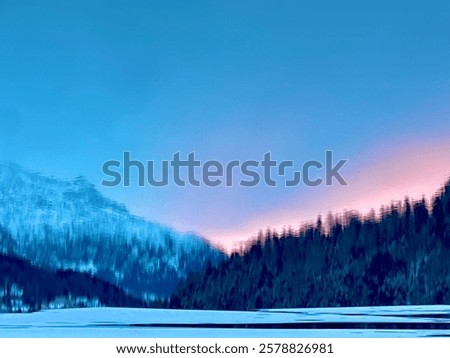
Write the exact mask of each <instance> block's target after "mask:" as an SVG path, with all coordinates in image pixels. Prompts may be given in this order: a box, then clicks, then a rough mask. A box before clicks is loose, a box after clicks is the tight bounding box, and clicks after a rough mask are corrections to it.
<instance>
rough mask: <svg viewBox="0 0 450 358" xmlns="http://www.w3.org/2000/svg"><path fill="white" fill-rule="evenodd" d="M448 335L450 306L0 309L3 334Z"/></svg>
mask: <svg viewBox="0 0 450 358" xmlns="http://www.w3.org/2000/svg"><path fill="white" fill-rule="evenodd" d="M443 336H448V337H450V306H398V307H352V308H314V309H277V310H260V311H252V312H235V311H189V310H184V311H181V310H162V309H133V308H82V309H64V310H49V311H42V312H35V313H29V314H0V337H2V338H6V337H49V338H51V337H64V338H68V337H105V338H106V337H123V338H129V337H136V338H142V337H150V338H163V337H167V338H170V337H179V338H189V337H200V338H208V337H216V338H220V337H224V338H225V337H226V338H244V337H260V338H264V337H280V338H291V337H330V338H339V337H366V338H367V337H443Z"/></svg>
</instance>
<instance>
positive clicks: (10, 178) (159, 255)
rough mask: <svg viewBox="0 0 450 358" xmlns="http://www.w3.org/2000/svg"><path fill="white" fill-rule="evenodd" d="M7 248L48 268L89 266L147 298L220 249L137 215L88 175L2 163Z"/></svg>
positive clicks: (0, 212) (0, 211) (0, 244)
mask: <svg viewBox="0 0 450 358" xmlns="http://www.w3.org/2000/svg"><path fill="white" fill-rule="evenodd" d="M0 226H1V227H2V230H1V232H2V233H0V235H1V237H0V248H1V251H2V252H5V253H14V254H16V255H19V256H21V257H24V258H27V259H29V260H31V261H32V262H33V263H34V264H36V265H38V266H41V267H50V268H64V269H73V270H78V271H83V272H90V273H92V274H95V275H97V276H99V277H101V278H103V279H106V280H108V281H110V282H113V283H115V284H118V285H120V286H122V287H124V288H125V289H126V290H128V291H130V292H133V293H136V294H139V295H144V296H154V295H156V296H160V295H166V294H168V293H170V292H171V290H172V289H173V287H174V285H175V284H176V282H177V281H178V279H179V278H181V277H185V275H186V274H187V273H188V272H190V271H192V270H196V269H199V268H201V267H202V266H203V265H204V264H205V263H206V262H207V261H208V260H212V261H216V260H217V259H219V258H220V257H221V254H220V253H219V252H218V251H217V250H215V249H213V248H211V247H210V245H209V244H208V243H207V242H205V241H204V240H203V239H201V238H199V237H197V236H195V235H191V234H180V233H178V232H176V231H174V230H172V229H170V228H168V227H165V226H162V225H159V224H155V223H151V222H148V221H146V220H144V219H142V218H139V217H136V216H133V215H131V214H130V213H129V212H128V210H127V209H126V208H125V207H124V206H123V205H120V204H118V203H116V202H114V201H111V200H109V199H107V198H105V197H104V196H103V195H102V194H101V193H100V192H99V191H97V190H96V189H95V187H94V185H93V184H91V183H89V182H88V181H87V180H85V179H84V178H81V177H79V178H76V179H74V180H71V181H63V180H59V179H56V178H52V177H45V176H42V175H40V174H37V173H31V172H28V171H26V170H24V169H22V168H21V167H19V166H17V165H14V164H0Z"/></svg>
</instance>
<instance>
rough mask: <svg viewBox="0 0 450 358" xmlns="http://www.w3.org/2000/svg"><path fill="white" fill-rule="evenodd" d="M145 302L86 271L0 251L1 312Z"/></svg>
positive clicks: (141, 303)
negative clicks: (57, 267) (53, 266)
mask: <svg viewBox="0 0 450 358" xmlns="http://www.w3.org/2000/svg"><path fill="white" fill-rule="evenodd" d="M143 305H144V304H143V302H142V301H141V300H139V299H137V298H134V297H132V296H130V295H128V294H126V293H125V291H124V290H122V289H121V288H119V287H117V286H114V285H112V284H111V283H108V282H106V281H103V280H101V279H98V278H95V277H92V276H91V275H89V274H87V273H80V272H75V271H63V270H58V271H50V270H45V269H41V268H37V267H35V266H33V265H32V264H31V263H30V262H28V261H26V260H23V259H21V258H17V257H13V256H6V255H3V254H0V312H32V311H37V310H41V309H47V308H70V307H91V306H112V307H114V306H122V307H126V306H128V307H143Z"/></svg>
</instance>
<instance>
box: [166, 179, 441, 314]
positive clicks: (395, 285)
mask: <svg viewBox="0 0 450 358" xmlns="http://www.w3.org/2000/svg"><path fill="white" fill-rule="evenodd" d="M327 221H328V225H327V228H326V229H324V227H325V225H323V224H322V221H321V219H320V218H319V220H318V221H317V223H316V224H315V225H310V226H305V227H303V229H301V230H300V232H298V233H294V232H290V231H286V232H284V233H283V234H282V235H278V234H276V233H270V232H268V233H267V235H266V236H265V237H264V238H261V239H260V240H258V241H257V242H255V243H254V244H253V245H252V246H251V247H249V248H248V249H247V250H246V251H245V252H242V253H241V254H237V253H236V254H233V255H232V256H231V257H230V258H229V259H228V260H225V261H223V262H222V263H220V264H219V265H218V266H217V267H207V268H206V269H205V270H204V271H203V272H202V273H196V274H192V275H190V276H189V277H188V279H187V280H186V281H185V282H184V283H183V284H181V285H180V286H179V287H178V288H177V290H176V292H175V293H174V294H173V295H172V297H171V299H170V307H171V308H184V309H229V310H248V309H259V308H288V307H339V306H341V307H343V306H380V305H423V304H426V305H430V304H450V266H449V262H450V181H449V182H448V183H447V185H446V186H445V187H444V188H443V189H442V190H440V191H439V192H438V193H437V194H436V196H435V197H434V198H433V201H432V203H431V205H427V203H426V201H425V200H420V201H415V202H410V201H409V200H406V201H405V202H403V203H398V204H392V205H391V206H390V207H387V208H386V209H384V210H382V213H381V217H380V218H376V217H375V216H373V217H366V218H363V217H361V216H360V215H359V214H358V213H347V214H345V215H342V216H336V217H331V216H330V218H329V220H327Z"/></svg>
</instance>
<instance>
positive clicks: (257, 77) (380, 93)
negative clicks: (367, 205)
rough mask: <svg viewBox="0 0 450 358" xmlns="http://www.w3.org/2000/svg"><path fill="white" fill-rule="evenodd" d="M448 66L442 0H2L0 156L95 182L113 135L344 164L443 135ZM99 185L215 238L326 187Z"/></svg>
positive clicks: (135, 142)
mask: <svg viewBox="0 0 450 358" xmlns="http://www.w3.org/2000/svg"><path fill="white" fill-rule="evenodd" d="M449 75H450V3H449V2H447V1H430V2H416V1H408V2H407V1H404V2H403V1H398V2H395V3H393V2H388V1H377V2H374V3H368V2H361V1H342V2H335V1H319V2H305V1H246V2H242V1H226V2H225V1H77V2H74V1H39V2H37V1H36V2H33V1H3V0H0V160H6V161H13V162H17V163H19V164H22V165H23V166H25V167H27V168H29V169H33V170H37V171H41V172H43V173H46V174H52V175H56V176H60V177H63V178H71V177H74V176H77V175H84V176H86V177H87V178H88V179H89V180H91V181H92V182H94V183H95V184H99V183H100V181H101V180H102V179H103V178H104V175H103V174H102V172H101V165H102V163H103V162H104V161H106V160H108V159H120V158H121V156H122V152H123V151H124V150H129V151H131V153H132V155H133V157H135V158H136V159H141V160H156V161H160V160H164V159H170V158H171V156H172V154H173V153H174V152H176V151H181V153H184V154H185V155H187V154H188V153H189V152H191V151H195V152H196V153H197V156H198V157H199V158H200V159H202V160H208V159H218V160H221V161H224V162H225V161H229V160H232V159H241V160H245V159H254V158H256V159H259V158H262V155H263V154H264V153H265V152H267V151H271V152H272V153H273V156H274V157H276V158H277V159H279V160H282V159H292V160H295V161H298V162H300V163H301V162H303V161H305V160H308V159H321V158H322V157H323V155H324V151H325V150H327V149H332V150H333V151H334V152H335V154H336V156H337V157H340V158H347V159H349V163H348V166H347V168H346V170H347V172H348V175H349V176H350V177H351V176H352V175H355V176H356V174H355V173H360V172H361V171H364V168H365V165H367V163H368V159H367V158H371V159H370V163H373V161H382V160H384V158H381V157H377V156H376V155H372V154H371V153H375V154H376V153H377V152H378V149H377V148H379V149H381V148H385V147H389V148H392V151H395V150H396V149H397V148H400V149H401V148H404V147H407V146H408V145H410V143H417V142H421V143H422V142H425V143H428V142H432V143H435V142H439V143H441V142H442V143H445V142H447V141H448V139H450V130H449V127H450V126H449V123H450V120H449V119H450V118H449V106H448V103H449V94H450V77H449ZM400 149H399V150H400ZM392 151H385V152H383V153H384V155H385V156H386V155H387V156H389V155H390V154H389V153H391V152H392ZM449 154H450V153H449ZM443 179H444V178H443ZM350 184H351V183H350ZM100 189H101V190H102V191H103V192H104V193H105V194H106V195H107V196H109V197H111V198H113V199H116V200H119V201H121V202H124V203H126V204H127V206H128V207H129V208H130V209H131V210H132V211H133V212H134V213H137V214H139V215H143V216H145V217H147V218H149V219H152V220H156V221H160V222H163V223H166V224H171V225H173V226H175V227H176V228H179V229H181V230H191V229H192V230H197V231H199V232H200V233H204V234H205V235H207V236H210V237H211V236H214V235H217V236H220V237H221V240H226V237H227V235H228V234H223V233H225V232H227V230H230V229H232V228H236V227H240V226H242V225H247V224H248V223H250V222H254V221H257V217H259V216H261V215H263V213H264V215H266V216H267V215H268V216H269V217H270V213H271V212H272V211H279V210H281V208H283V207H284V206H286V205H288V206H289V207H294V206H295V203H298V205H301V206H302V207H304V206H308V205H309V204H310V203H311V201H316V199H315V198H316V196H315V195H317V196H319V195H322V194H320V192H319V189H311V188H305V187H299V188H295V189H286V188H267V187H264V186H260V187H257V188H251V189H242V188H216V189H211V188H175V187H168V188H162V189H155V188H114V189H108V190H106V189H102V188H100ZM294 199H295V200H294ZM300 202H301V204H300ZM325 209H326V208H324V209H323V210H325ZM316 214H317V213H314V215H316ZM295 224H296V223H295V222H293V223H292V225H295ZM255 225H256V224H255ZM258 225H260V224H258ZM267 225H270V222H268V223H267ZM247 226H248V225H247ZM257 229H258V227H257V226H254V229H253V226H252V227H251V229H249V230H254V231H256V230H257ZM249 232H250V231H249ZM233 235H234V234H233ZM233 235H232V234H230V236H233ZM242 235H246V234H242Z"/></svg>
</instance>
